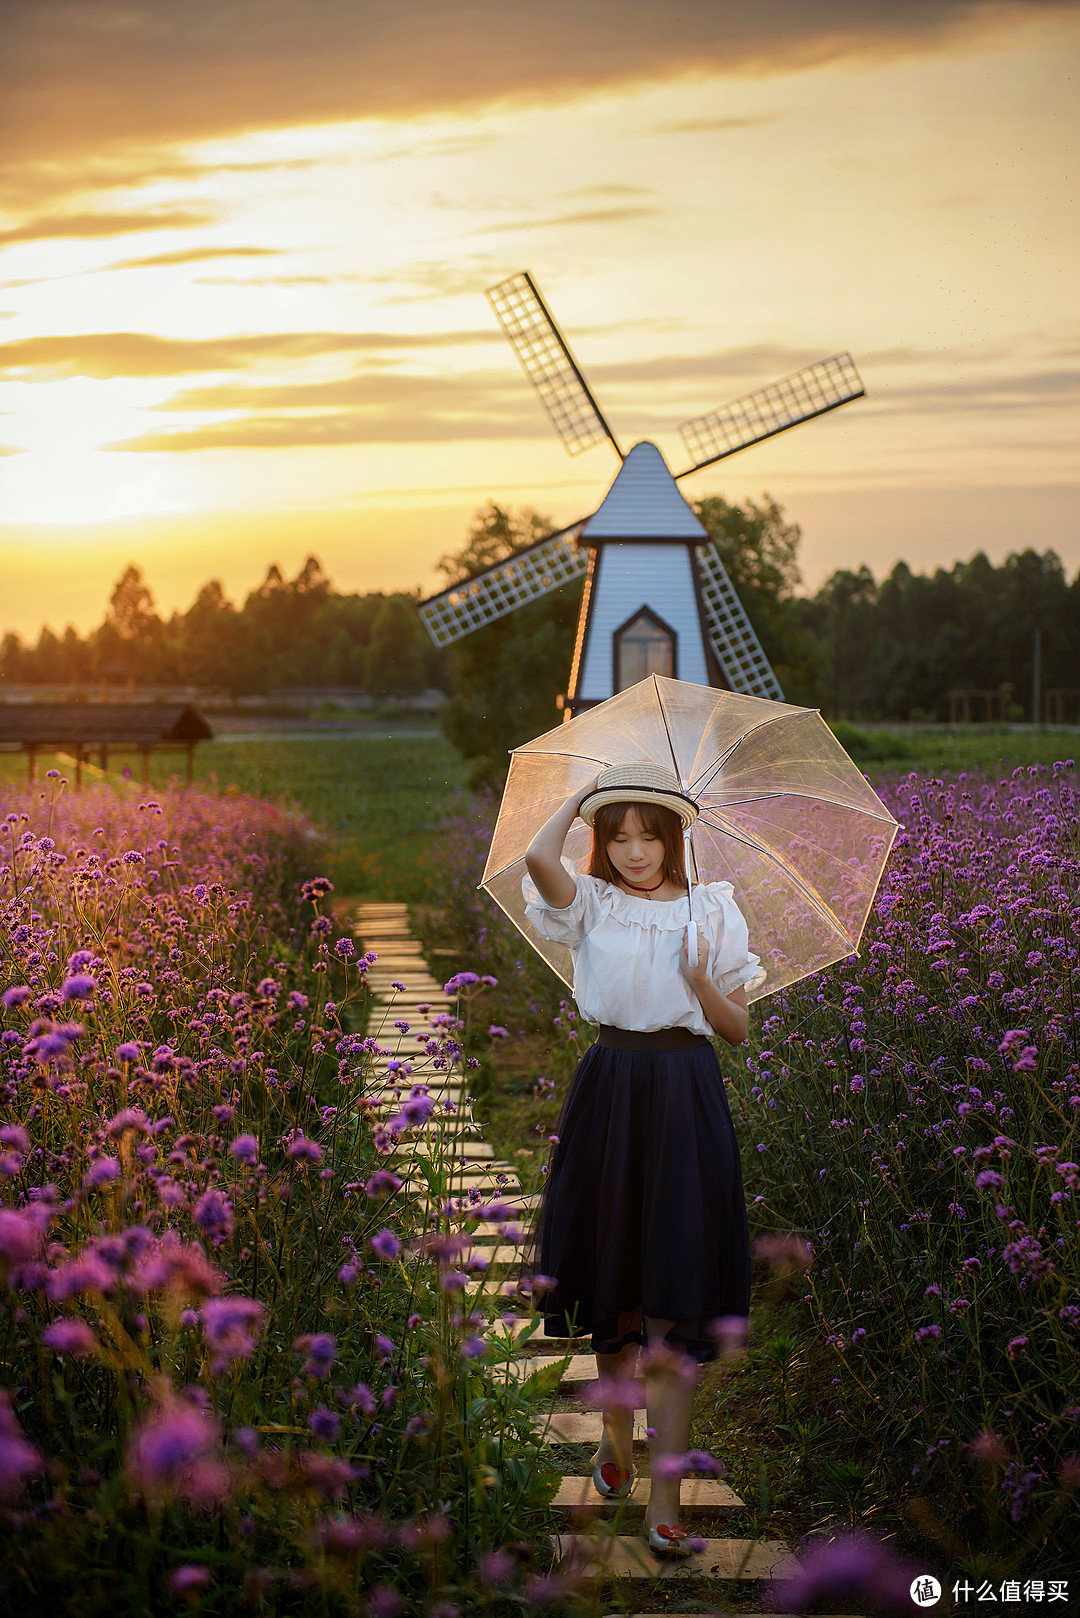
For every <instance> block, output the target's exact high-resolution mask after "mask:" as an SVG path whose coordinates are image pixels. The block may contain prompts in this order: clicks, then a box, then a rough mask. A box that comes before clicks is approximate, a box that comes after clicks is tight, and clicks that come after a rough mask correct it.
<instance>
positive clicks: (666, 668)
mask: <svg viewBox="0 0 1080 1618" xmlns="http://www.w3.org/2000/svg"><path fill="white" fill-rule="evenodd" d="M650 674H661V675H665V676H666V677H667V678H668V679H674V678H675V631H674V630H673V629H669V628H668V626H667V625H666V624H665V623H662V622H661V620H660V619H659V618H657V616H656V614H655V613H652V612H650V611H649V610H648V608H647V607H643V608H642V610H641V611H640V612H638V613H636V614H635V615H634V617H633V618H631V619H630V620H629V622H628V623H625V624H623V626H622V628H621V629H617V630H616V631H615V689H616V691H625V690H627V688H628V687H629V686H632V685H637V683H638V681H639V680H647V679H648V677H649V675H650Z"/></svg>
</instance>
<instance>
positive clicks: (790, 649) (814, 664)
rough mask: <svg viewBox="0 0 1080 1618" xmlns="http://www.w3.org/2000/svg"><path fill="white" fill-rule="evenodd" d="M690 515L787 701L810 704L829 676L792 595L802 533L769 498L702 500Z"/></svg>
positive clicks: (797, 580) (715, 497) (798, 579)
mask: <svg viewBox="0 0 1080 1618" xmlns="http://www.w3.org/2000/svg"><path fill="white" fill-rule="evenodd" d="M693 506H694V510H695V511H696V512H697V514H698V516H699V517H700V518H701V520H702V522H703V523H704V524H705V527H706V528H707V529H708V530H709V533H710V534H711V535H712V538H713V543H714V544H715V546H716V549H717V551H718V552H719V554H720V560H721V561H722V562H723V564H724V568H725V570H726V572H727V575H728V577H729V578H730V580H731V582H732V584H733V585H734V587H735V593H736V595H737V596H738V597H739V600H740V601H741V602H742V604H743V607H744V609H745V611H746V615H747V617H748V618H749V620H750V622H751V624H752V625H753V627H754V629H755V631H756V633H757V637H758V639H759V640H760V642H761V648H762V651H763V652H764V653H765V656H766V657H767V658H768V659H769V662H770V663H771V664H772V667H773V669H774V671H775V673H776V677H777V679H778V680H779V681H780V684H781V686H782V688H783V691H784V695H785V697H786V698H787V700H788V701H789V702H795V703H813V702H814V701H815V700H816V692H817V690H818V689H819V688H820V686H821V683H822V681H823V679H824V678H826V676H827V661H828V660H827V658H826V657H825V656H824V655H823V652H822V648H821V646H820V642H819V639H818V637H817V636H816V635H815V634H814V632H813V630H812V628H811V627H810V626H809V625H808V624H807V623H806V622H805V621H804V617H803V614H802V613H801V611H800V604H799V602H798V601H797V599H796V591H797V589H798V587H799V585H800V584H801V582H802V579H801V575H800V573H799V564H798V552H799V545H800V543H801V542H802V530H801V528H800V527H799V525H798V523H792V522H788V521H787V519H786V518H785V516H784V511H783V508H782V507H781V506H780V505H778V504H777V502H776V501H775V500H773V499H772V498H771V497H770V496H769V495H767V494H765V495H762V498H761V502H760V504H759V503H758V502H757V501H756V500H746V501H744V502H743V504H742V505H741V506H736V505H732V504H731V503H730V502H729V501H727V500H725V499H724V498H723V496H722V495H718V494H713V495H705V496H704V497H703V498H702V499H700V500H696V501H694V502H693Z"/></svg>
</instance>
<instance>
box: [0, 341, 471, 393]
mask: <svg viewBox="0 0 1080 1618" xmlns="http://www.w3.org/2000/svg"><path fill="white" fill-rule="evenodd" d="M500 341H501V337H500V334H499V333H498V332H493V331H445V332H432V333H423V332H384V331H346V332H336V331H299V332H266V333H260V334H258V335H254V336H247V337H209V338H205V339H201V340H200V339H192V340H187V339H183V338H176V337H155V336H153V335H151V334H150V333H149V332H134V331H110V332H87V333H83V334H75V335H72V336H56V337H24V338H21V339H18V340H17V341H15V342H11V343H0V374H6V375H7V376H8V377H9V379H11V380H17V381H39V382H52V381H55V380H56V379H57V378H59V377H69V376H89V377H95V378H97V379H98V380H104V379H106V378H113V377H121V376H125V377H147V376H183V375H184V374H185V373H198V372H203V371H236V370H246V369H247V368H248V367H249V366H252V365H257V364H259V363H260V362H261V361H264V360H277V361H280V360H286V361H287V360H305V359H311V358H313V357H316V356H318V355H321V354H348V353H353V352H355V351H357V350H368V351H371V352H378V351H380V350H383V351H386V352H388V353H389V352H392V351H396V350H403V349H425V348H449V347H457V346H463V345H466V344H472V343H491V342H500Z"/></svg>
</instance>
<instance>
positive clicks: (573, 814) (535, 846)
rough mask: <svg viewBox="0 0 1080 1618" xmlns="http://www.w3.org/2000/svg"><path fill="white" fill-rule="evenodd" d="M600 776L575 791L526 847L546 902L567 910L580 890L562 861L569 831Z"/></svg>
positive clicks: (530, 869) (527, 860)
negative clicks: (579, 809)
mask: <svg viewBox="0 0 1080 1618" xmlns="http://www.w3.org/2000/svg"><path fill="white" fill-rule="evenodd" d="M598 779H599V777H595V778H594V779H593V780H592V781H590V782H589V783H588V784H587V785H586V786H583V787H581V788H580V789H579V790H578V791H577V792H574V793H572V794H571V796H570V797H569V798H567V800H566V802H565V803H564V804H563V806H562V808H561V809H556V811H555V813H554V814H553V815H552V817H551V819H550V820H548V821H546V822H545V823H544V825H543V826H541V827H540V830H539V831H538V832H537V834H536V836H535V837H534V838H533V840H532V842H531V843H530V844H529V846H528V848H527V849H526V850H525V864H526V867H527V868H528V872H529V875H530V876H531V877H532V879H533V881H534V882H535V883H536V887H537V891H538V892H539V894H540V897H541V899H543V901H544V903H545V904H549V905H554V906H555V908H556V909H557V910H565V909H566V907H567V905H570V904H573V902H574V894H575V892H576V891H577V890H576V888H575V887H574V879H573V877H572V876H571V875H570V873H569V872H568V871H567V869H566V867H565V865H564V864H563V862H562V851H563V844H564V843H565V842H566V834H567V832H568V831H569V830H570V827H571V826H572V825H573V824H574V821H575V820H576V819H577V813H578V805H579V804H580V802H581V800H582V798H585V797H587V796H588V794H589V793H590V792H593V791H595V790H596V782H597V780H598Z"/></svg>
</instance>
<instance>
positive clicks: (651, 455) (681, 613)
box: [420, 271, 865, 719]
mask: <svg viewBox="0 0 1080 1618" xmlns="http://www.w3.org/2000/svg"><path fill="white" fill-rule="evenodd" d="M487 297H488V300H489V301H490V303H491V305H492V308H493V309H494V310H495V313H496V315H497V317H498V319H499V322H500V324H501V325H502V328H503V330H504V331H505V333H506V335H507V337H508V338H509V339H510V343H511V345H512V347H513V349H514V351H515V353H516V354H517V357H518V359H519V360H520V361H521V364H522V367H523V369H524V371H525V374H526V376H527V377H528V378H529V380H530V382H532V384H533V386H534V387H535V389H536V391H537V393H538V394H539V395H540V400H541V403H542V404H543V406H544V408H545V410H546V411H547V413H548V415H549V416H550V418H551V421H552V424H553V425H554V427H555V430H556V432H558V433H559V435H560V436H561V438H562V439H563V442H564V443H565V445H566V448H567V450H568V451H569V452H570V454H571V455H577V454H580V453H581V451H582V450H585V449H589V448H591V446H592V445H593V444H596V443H599V442H600V440H601V439H604V438H606V439H608V441H609V442H610V443H611V445H612V447H613V448H614V450H615V453H616V455H617V456H618V457H619V460H620V462H621V465H620V469H619V471H618V473H617V475H616V477H615V481H614V482H613V483H612V485H611V487H610V489H609V490H608V492H607V494H606V495H605V496H604V499H603V501H602V502H601V504H600V506H599V507H598V508H597V510H596V511H595V512H593V514H592V516H591V517H586V518H583V519H582V520H581V521H580V522H576V523H573V524H571V526H570V527H569V528H564V529H562V530H560V532H559V533H557V534H551V535H549V536H548V537H547V538H546V539H541V540H537V541H536V542H535V543H534V544H532V545H526V546H523V547H522V548H521V549H520V550H518V551H515V552H514V554H513V555H512V556H511V557H509V558H508V559H507V560H506V561H505V562H499V563H496V565H495V566H494V567H489V568H485V569H484V571H483V572H481V573H477V574H474V575H473V577H472V578H469V579H465V580H463V581H462V582H461V583H460V584H455V585H452V586H451V587H450V588H449V589H448V590H443V591H441V592H440V593H439V594H438V595H434V596H431V597H429V599H428V600H427V601H424V602H422V603H421V604H420V617H421V619H422V620H423V622H424V625H425V627H426V629H427V631H428V633H429V635H430V636H431V638H432V640H433V641H434V642H435V644H436V646H448V645H450V643H451V642H452V641H455V640H459V639H461V637H462V636H464V635H468V634H471V633H472V631H473V630H474V629H479V628H481V626H482V625H484V624H488V623H491V621H492V620H493V619H495V618H501V617H503V616H504V614H506V613H508V612H513V611H514V610H515V608H517V607H520V606H522V605H523V604H524V603H525V602H527V601H533V600H535V599H536V597H537V596H542V595H546V594H547V593H548V592H549V591H551V590H557V589H558V588H559V587H560V585H563V584H565V583H566V582H567V581H568V580H569V579H573V578H580V577H581V575H582V574H584V575H585V587H584V590H583V592H582V600H581V614H580V617H579V619H578V628H577V641H576V644H575V648H574V661H573V665H572V668H571V671H570V680H569V684H568V688H567V694H566V697H565V698H564V699H562V703H561V705H562V706H563V707H564V710H565V717H566V718H567V719H570V718H571V717H572V716H573V715H574V714H575V713H578V712H581V711H582V710H583V709H585V708H591V707H594V706H595V705H596V704H597V703H598V702H603V701H605V699H606V698H608V697H611V696H614V695H615V693H616V692H617V691H623V690H625V689H626V688H627V687H628V686H631V685H635V684H636V683H637V682H638V681H639V680H643V679H645V678H647V676H648V675H650V674H662V675H668V676H670V677H672V678H674V679H679V680H691V681H695V682H697V683H699V684H701V685H714V686H720V687H726V688H727V689H728V690H730V691H738V692H743V693H745V694H747V695H750V696H755V697H771V698H773V699H774V700H776V701H783V695H784V693H783V692H782V691H781V689H780V684H779V681H778V680H777V678H776V675H775V674H774V673H773V671H772V668H771V667H770V666H769V662H768V659H767V658H766V656H765V653H764V652H763V651H762V649H761V643H760V642H759V640H758V638H757V635H756V634H755V633H754V629H753V626H752V625H751V623H750V620H749V619H748V618H747V616H746V613H745V612H744V610H743V607H742V603H741V602H740V601H739V598H738V597H737V595H736V594H735V591H734V589H733V588H732V584H731V580H730V579H729V578H728V575H727V572H726V570H725V568H724V564H723V562H722V561H721V560H720V556H719V553H718V552H717V550H716V547H715V545H714V544H713V542H712V538H711V536H710V534H709V532H708V530H707V529H706V528H705V526H704V524H703V523H702V522H701V521H700V519H699V518H698V517H697V515H696V514H695V513H694V511H693V510H692V509H691V507H690V506H689V504H688V503H687V501H686V500H685V498H684V497H683V495H682V493H681V492H680V490H679V487H678V479H679V478H684V477H689V475H690V473H691V472H697V471H700V469H701V468H702V467H703V466H711V465H712V464H713V462H714V461H722V460H724V459H726V458H727V456H729V455H734V454H735V453H736V451H738V450H740V449H746V448H748V447H749V446H750V445H751V444H759V443H761V441H762V440H763V439H765V438H772V437H773V436H774V435H775V434H776V433H781V432H784V431H785V430H786V429H787V428H789V427H795V426H797V425H798V423H799V422H802V421H809V420H810V419H811V417H813V416H821V415H824V414H825V412H826V411H828V410H835V409H837V407H838V406H839V405H843V404H847V403H848V402H849V401H850V400H852V399H859V398H861V397H862V396H863V393H864V391H865V390H864V388H863V385H862V382H861V380H860V378H859V373H858V371H857V370H856V369H855V364H854V361H853V360H852V358H851V355H850V354H846V353H845V354H836V355H834V356H833V357H832V358H831V359H826V360H819V361H818V363H817V364H816V365H809V366H807V367H806V368H805V369H804V370H801V371H796V372H794V373H793V374H792V375H791V376H786V377H783V378H782V379H781V380H780V381H779V382H773V383H771V384H770V385H769V386H768V387H765V388H759V389H758V390H757V391H756V392H754V393H749V394H746V395H745V396H744V397H743V398H741V399H735V400H734V401H733V402H732V403H731V404H727V405H722V406H721V407H720V409H719V410H714V411H711V412H710V413H709V414H708V415H706V416H696V417H694V418H693V420H691V421H686V422H683V424H682V426H681V427H680V428H679V431H680V433H681V434H682V438H683V442H684V443H685V445H686V447H687V450H688V452H689V453H690V455H691V456H692V457H694V460H693V464H692V465H691V466H688V467H686V468H685V469H684V470H683V471H681V472H676V473H674V474H672V472H671V471H670V469H669V468H668V465H667V462H666V461H665V460H664V457H663V456H662V455H661V453H660V451H659V450H658V449H657V447H656V445H655V444H651V443H648V442H642V443H639V444H635V445H634V447H633V448H632V449H631V450H630V451H629V452H628V453H626V454H625V455H624V453H623V451H622V449H621V448H620V447H619V442H618V440H617V438H616V437H615V434H614V433H613V432H612V430H611V428H610V427H609V426H608V424H607V421H606V420H605V419H604V416H603V414H602V413H601V410H600V407H599V405H598V404H597V403H596V400H595V399H594V398H593V395H592V393H591V392H590V390H589V387H588V384H587V383H586V381H585V378H584V376H583V375H582V373H581V371H580V369H579V367H578V364H577V362H576V360H575V359H574V356H573V355H572V354H571V352H570V349H569V346H568V345H567V343H566V340H565V339H564V337H563V335H562V333H561V332H560V331H559V328H558V326H557V325H556V324H555V321H554V319H553V318H552V316H551V314H550V312H549V310H548V308H547V306H546V304H545V303H544V300H543V298H542V297H541V296H540V293H539V290H538V289H537V287H536V284H535V282H534V281H533V279H532V277H531V276H530V275H529V274H528V272H527V271H525V272H523V273H522V274H520V275H514V276H511V277H510V278H509V280H506V281H501V282H500V283H499V285H498V286H494V287H490V288H489V289H488V292H487Z"/></svg>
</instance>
